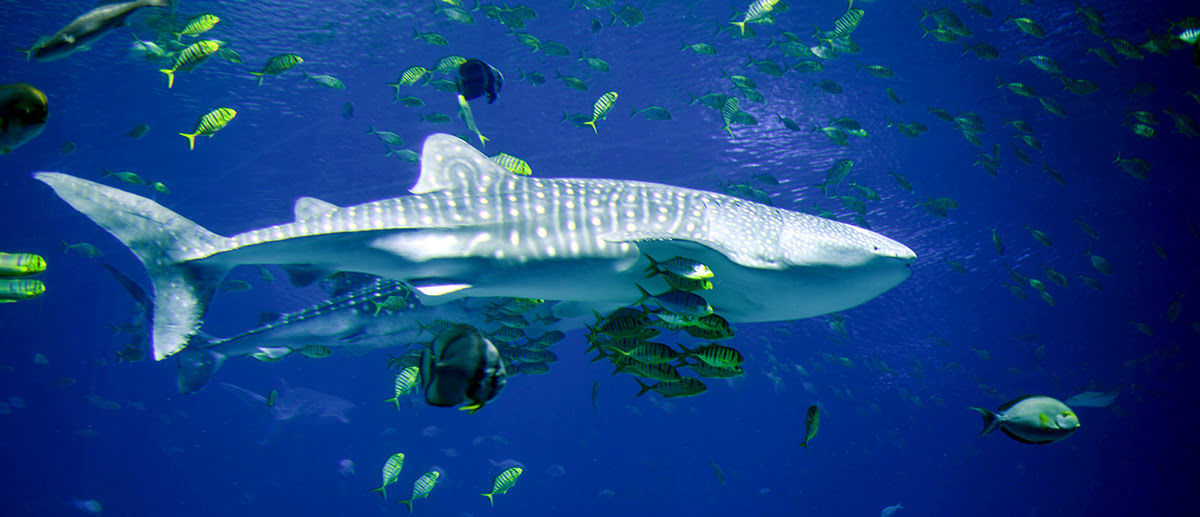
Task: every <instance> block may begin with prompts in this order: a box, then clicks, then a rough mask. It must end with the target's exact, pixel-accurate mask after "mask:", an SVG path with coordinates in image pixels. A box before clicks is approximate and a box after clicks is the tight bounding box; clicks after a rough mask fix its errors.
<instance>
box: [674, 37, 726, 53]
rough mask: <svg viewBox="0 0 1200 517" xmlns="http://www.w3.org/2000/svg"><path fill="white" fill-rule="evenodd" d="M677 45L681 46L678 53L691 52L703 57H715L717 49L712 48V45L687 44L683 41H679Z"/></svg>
mask: <svg viewBox="0 0 1200 517" xmlns="http://www.w3.org/2000/svg"><path fill="white" fill-rule="evenodd" d="M679 43H680V45H681V46H680V47H679V51H680V52H683V51H685V50H691V51H692V52H695V53H697V54H700V55H703V56H715V55H717V49H716V48H715V47H713V46H712V45H709V44H708V43H692V44H688V43H687V42H686V41H683V40H679Z"/></svg>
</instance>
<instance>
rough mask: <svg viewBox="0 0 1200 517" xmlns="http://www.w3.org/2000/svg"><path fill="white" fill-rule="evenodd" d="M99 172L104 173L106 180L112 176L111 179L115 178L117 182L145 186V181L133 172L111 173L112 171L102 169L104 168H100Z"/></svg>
mask: <svg viewBox="0 0 1200 517" xmlns="http://www.w3.org/2000/svg"><path fill="white" fill-rule="evenodd" d="M100 170H101V172H103V173H104V177H106V178H107V177H109V176H112V177H114V178H117V179H118V180H120V181H122V182H124V183H128V184H130V185H145V184H146V180H144V179H142V177H141V176H138V175H137V173H135V172H129V171H125V172H113V171H110V170H108V169H104V168H101V169H100Z"/></svg>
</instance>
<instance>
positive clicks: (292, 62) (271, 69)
mask: <svg viewBox="0 0 1200 517" xmlns="http://www.w3.org/2000/svg"><path fill="white" fill-rule="evenodd" d="M303 62H304V58H302V57H300V56H298V55H296V54H280V55H278V56H275V57H273V58H271V59H268V60H267V64H266V65H263V69H262V70H259V71H257V72H250V74H251V75H253V76H254V77H255V79H256V80H257V81H258V85H259V86H262V83H263V77H265V76H268V75H279V74H282V73H284V72H286V71H288V70H291V69H293V68H295V67H296V65H299V64H300V63H303Z"/></svg>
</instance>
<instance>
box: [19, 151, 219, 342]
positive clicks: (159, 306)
mask: <svg viewBox="0 0 1200 517" xmlns="http://www.w3.org/2000/svg"><path fill="white" fill-rule="evenodd" d="M33 176H34V178H36V179H37V180H39V181H41V182H43V183H45V184H47V185H49V186H50V188H53V189H54V192H55V193H56V194H58V196H59V197H61V198H62V199H63V201H66V202H67V203H68V204H70V205H71V206H72V207H74V208H75V209H76V210H79V211H80V212H82V213H83V214H84V215H86V216H88V218H90V219H91V220H92V221H94V222H95V223H96V224H98V225H100V227H102V228H104V229H105V230H107V231H108V233H111V234H113V236H114V237H116V238H117V239H119V240H120V241H121V242H122V243H124V244H125V245H126V246H128V247H129V249H130V251H133V254H134V255H136V256H137V258H138V259H139V260H141V261H142V264H144V265H145V266H146V272H147V273H148V274H149V275H150V282H151V285H152V286H153V291H154V311H153V313H152V315H153V323H154V332H153V345H154V359H155V360H162V359H163V358H165V357H167V356H169V355H171V354H174V353H176V352H178V351H180V350H182V349H183V348H184V346H186V344H187V341H188V338H189V337H191V336H192V334H194V333H195V332H196V331H197V330H198V329H199V327H200V319H201V317H203V316H204V311H205V309H206V308H207V307H208V302H209V300H210V299H211V298H212V294H213V291H214V290H215V289H216V286H217V284H218V283H220V282H221V279H223V278H224V277H225V274H226V273H228V272H229V270H228V268H227V267H225V266H220V265H214V264H209V263H203V262H200V261H197V260H196V259H197V258H203V257H206V256H209V255H211V254H213V253H215V252H218V251H223V250H224V249H225V248H226V247H227V241H228V239H227V238H225V237H222V236H220V235H217V234H215V233H213V232H210V231H208V230H207V229H205V228H203V227H201V226H200V225H198V224H196V223H194V222H192V221H190V220H188V219H186V218H184V217H183V216H181V215H179V214H176V213H175V212H172V211H171V210H169V209H167V208H166V207H164V206H162V205H160V204H158V203H156V202H154V201H153V200H150V199H147V198H144V197H142V196H138V195H135V194H130V193H128V192H125V191H123V190H119V189H115V188H112V187H108V186H105V185H101V184H99V183H95V182H92V181H88V180H84V179H79V178H75V177H72V176H68V175H66V174H59V173H56V172H39V173H36V174H34V175H33Z"/></svg>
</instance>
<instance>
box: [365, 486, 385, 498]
mask: <svg viewBox="0 0 1200 517" xmlns="http://www.w3.org/2000/svg"><path fill="white" fill-rule="evenodd" d="M369 491H370V492H379V495H380V496H381V497H383V500H384V501H387V485H383V486H381V487H379V488H372V489H371V490H369Z"/></svg>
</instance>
